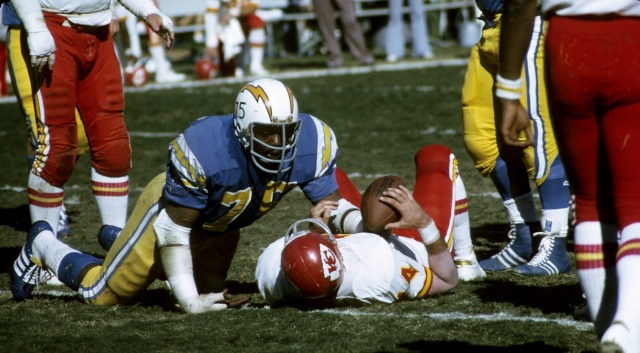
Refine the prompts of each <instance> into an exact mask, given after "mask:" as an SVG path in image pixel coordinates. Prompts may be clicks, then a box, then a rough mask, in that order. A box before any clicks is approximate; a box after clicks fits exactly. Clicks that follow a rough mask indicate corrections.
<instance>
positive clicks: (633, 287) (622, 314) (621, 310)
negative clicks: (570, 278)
mask: <svg viewBox="0 0 640 353" xmlns="http://www.w3.org/2000/svg"><path fill="white" fill-rule="evenodd" d="M616 262H617V263H616V272H617V274H618V306H617V311H616V315H615V317H614V319H613V320H614V321H620V322H623V323H624V325H625V326H626V327H627V328H628V329H629V330H630V331H631V332H635V333H636V334H639V333H640V301H638V293H640V281H638V269H640V223H633V224H630V225H628V226H626V227H625V228H624V229H623V230H622V231H621V232H620V249H619V251H618V258H617V261H616ZM637 339H640V335H639V337H637Z"/></svg>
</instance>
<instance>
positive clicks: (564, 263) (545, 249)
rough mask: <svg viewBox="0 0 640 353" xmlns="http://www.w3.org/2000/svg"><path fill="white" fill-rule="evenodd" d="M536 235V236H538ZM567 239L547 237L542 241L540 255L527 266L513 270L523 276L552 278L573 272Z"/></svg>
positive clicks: (539, 249) (539, 248)
mask: <svg viewBox="0 0 640 353" xmlns="http://www.w3.org/2000/svg"><path fill="white" fill-rule="evenodd" d="M536 235H537V233H536V234H534V236H536ZM566 240H567V238H565V237H556V236H554V235H546V236H545V237H543V238H542V240H541V241H540V246H539V247H538V253H537V254H536V255H535V256H534V257H533V258H532V259H531V261H529V263H527V264H526V265H522V266H518V267H516V268H514V269H513V270H514V271H515V272H516V273H517V274H520V275H523V276H550V275H555V274H559V273H566V272H569V270H571V260H570V259H569V254H568V253H567V250H566V246H565V244H566Z"/></svg>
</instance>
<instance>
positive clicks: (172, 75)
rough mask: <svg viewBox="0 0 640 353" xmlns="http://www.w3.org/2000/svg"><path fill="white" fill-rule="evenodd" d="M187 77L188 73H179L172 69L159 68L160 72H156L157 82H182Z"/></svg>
mask: <svg viewBox="0 0 640 353" xmlns="http://www.w3.org/2000/svg"><path fill="white" fill-rule="evenodd" d="M186 79H187V75H185V74H181V73H177V72H175V71H173V70H172V69H164V70H158V72H156V82H157V83H176V82H182V81H184V80H186Z"/></svg>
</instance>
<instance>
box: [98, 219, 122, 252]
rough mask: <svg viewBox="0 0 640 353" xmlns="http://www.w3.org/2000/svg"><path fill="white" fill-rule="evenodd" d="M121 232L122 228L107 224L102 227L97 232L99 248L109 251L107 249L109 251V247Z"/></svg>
mask: <svg viewBox="0 0 640 353" xmlns="http://www.w3.org/2000/svg"><path fill="white" fill-rule="evenodd" d="M121 231H122V228H120V227H116V226H111V225H108V224H105V225H103V226H102V227H100V230H99V231H98V243H100V246H101V247H102V248H103V249H104V250H105V251H109V249H111V245H113V243H115V241H116V239H117V238H118V235H119V234H120V232H121Z"/></svg>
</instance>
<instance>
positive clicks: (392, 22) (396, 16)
mask: <svg viewBox="0 0 640 353" xmlns="http://www.w3.org/2000/svg"><path fill="white" fill-rule="evenodd" d="M408 2H409V11H410V12H409V14H410V17H411V44H412V48H413V56H414V57H417V58H423V59H431V58H432V57H433V51H432V49H431V44H430V43H429V30H428V28H427V20H426V17H425V14H424V3H423V0H408ZM403 4H404V0H389V24H388V25H387V33H386V37H385V43H384V46H385V50H386V52H387V61H388V62H396V61H398V59H402V58H404V51H405V38H406V37H405V33H404V21H403V17H404V13H403V12H402V5H403Z"/></svg>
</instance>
